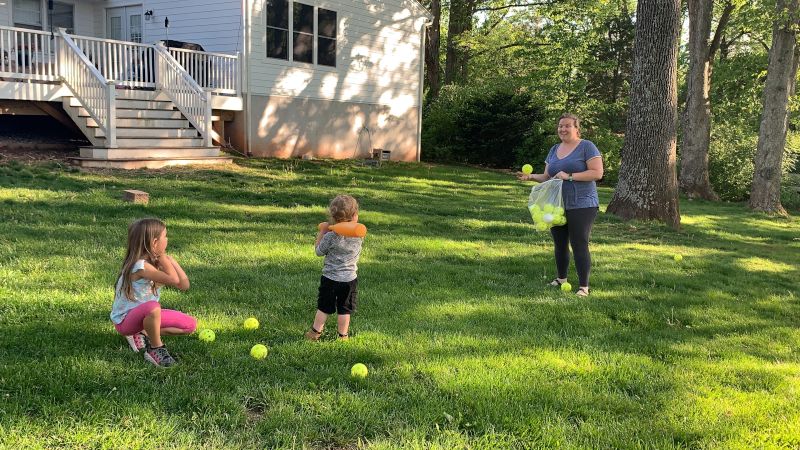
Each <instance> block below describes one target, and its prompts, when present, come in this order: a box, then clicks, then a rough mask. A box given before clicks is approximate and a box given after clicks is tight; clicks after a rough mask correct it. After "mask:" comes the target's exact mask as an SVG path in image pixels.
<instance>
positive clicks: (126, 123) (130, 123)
mask: <svg viewBox="0 0 800 450" xmlns="http://www.w3.org/2000/svg"><path fill="white" fill-rule="evenodd" d="M86 126H87V127H92V128H96V127H97V126H98V125H97V122H96V121H95V120H94V119H92V118H91V117H89V118H87V119H86ZM117 128H171V129H180V128H189V121H188V120H184V119H120V118H117Z"/></svg>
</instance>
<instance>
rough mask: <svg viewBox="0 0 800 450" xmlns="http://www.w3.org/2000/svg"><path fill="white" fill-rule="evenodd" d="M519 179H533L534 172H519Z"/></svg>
mask: <svg viewBox="0 0 800 450" xmlns="http://www.w3.org/2000/svg"><path fill="white" fill-rule="evenodd" d="M517 179H518V180H520V181H528V180H532V179H533V174H530V175H526V174H524V173H522V172H519V173H517Z"/></svg>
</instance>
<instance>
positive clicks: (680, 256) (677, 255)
mask: <svg viewBox="0 0 800 450" xmlns="http://www.w3.org/2000/svg"><path fill="white" fill-rule="evenodd" d="M672 259H674V260H675V261H677V262H681V261H683V255H681V254H680V253H678V254H676V255H675V256H673V257H672Z"/></svg>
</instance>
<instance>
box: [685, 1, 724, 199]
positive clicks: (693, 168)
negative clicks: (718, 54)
mask: <svg viewBox="0 0 800 450" xmlns="http://www.w3.org/2000/svg"><path fill="white" fill-rule="evenodd" d="M713 5H714V2H713V1H711V0H689V73H688V74H687V76H686V110H685V111H684V126H683V147H682V148H681V177H680V180H681V184H680V187H681V190H682V191H683V192H684V193H685V194H686V195H687V196H688V197H689V198H703V199H706V200H719V198H718V197H717V195H716V194H715V193H714V189H713V188H712V187H711V182H710V181H709V178H708V148H709V145H710V142H711V100H710V99H709V95H708V92H709V88H710V85H711V57H712V56H711V48H710V47H709V34H710V33H711V17H712V9H713Z"/></svg>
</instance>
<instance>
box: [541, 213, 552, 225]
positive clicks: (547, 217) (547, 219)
mask: <svg viewBox="0 0 800 450" xmlns="http://www.w3.org/2000/svg"><path fill="white" fill-rule="evenodd" d="M542 222H544V223H553V215H552V214H550V213H547V214H544V215H543V216H542Z"/></svg>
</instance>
